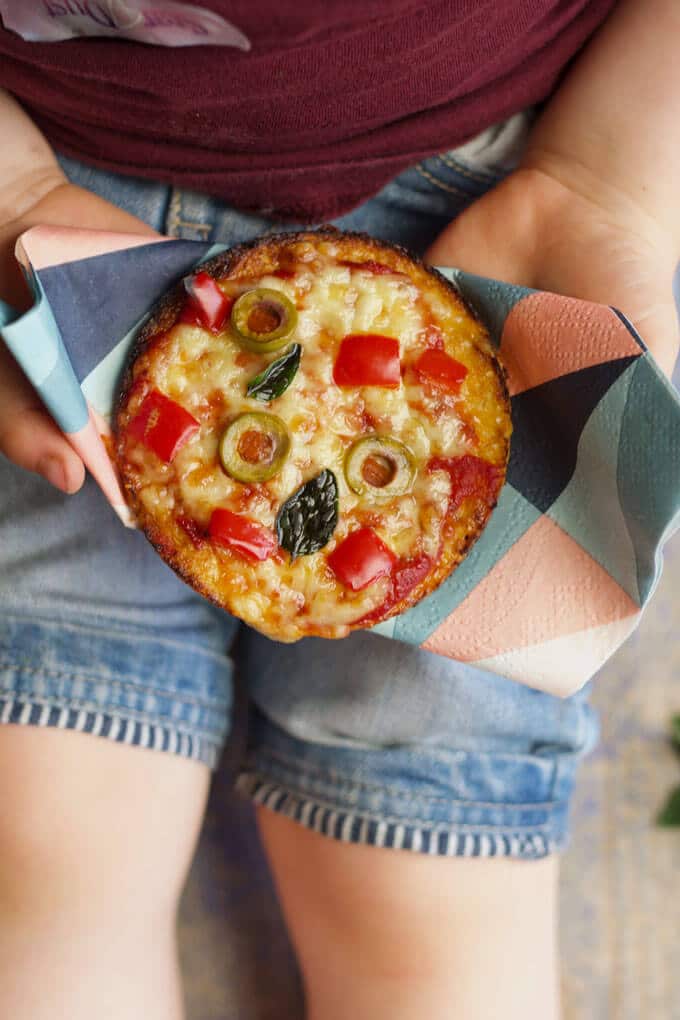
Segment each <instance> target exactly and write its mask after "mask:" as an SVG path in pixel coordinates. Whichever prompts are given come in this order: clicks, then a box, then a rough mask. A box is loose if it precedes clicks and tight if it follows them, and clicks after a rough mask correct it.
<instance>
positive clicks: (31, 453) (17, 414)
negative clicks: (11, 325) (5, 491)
mask: <svg viewBox="0 0 680 1020" xmlns="http://www.w3.org/2000/svg"><path fill="white" fill-rule="evenodd" d="M0 453H3V454H4V455H5V456H6V457H7V458H8V459H9V460H11V461H12V462H13V463H14V464H17V465H18V466H19V467H22V468H26V470H28V471H35V472H36V474H39V475H42V476H43V477H44V478H46V479H47V481H48V482H50V483H51V484H52V485H54V486H56V488H57V489H61V491H62V492H66V493H73V492H77V491H78V489H79V488H80V487H81V485H82V484H83V481H84V480H85V468H84V466H83V462H82V461H81V459H80V457H79V456H78V454H77V453H76V452H75V450H74V449H73V448H72V447H71V446H70V445H69V443H68V441H67V440H66V439H65V438H64V436H63V434H62V433H61V432H60V431H59V429H58V427H57V426H56V425H55V423H54V422H53V421H52V419H51V418H50V416H49V414H48V413H47V411H46V410H45V409H44V407H43V405H42V403H41V402H40V398H39V397H38V395H37V393H36V392H35V390H34V389H33V387H32V386H31V385H30V383H29V382H28V380H27V379H26V377H25V376H24V374H23V372H22V371H21V369H20V368H19V366H18V365H17V363H16V361H15V360H14V358H13V357H12V356H11V354H10V353H9V351H8V350H7V348H6V347H5V346H4V345H3V344H2V342H1V341H0Z"/></svg>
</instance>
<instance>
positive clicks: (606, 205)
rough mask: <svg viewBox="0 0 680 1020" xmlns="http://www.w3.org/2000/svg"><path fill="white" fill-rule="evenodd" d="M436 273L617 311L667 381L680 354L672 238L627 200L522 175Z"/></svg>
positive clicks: (448, 241)
mask: <svg viewBox="0 0 680 1020" xmlns="http://www.w3.org/2000/svg"><path fill="white" fill-rule="evenodd" d="M425 257H426V259H427V261H428V262H430V263H431V264H433V265H439V266H446V265H449V266H457V267H458V268H460V269H465V270H467V271H468V272H472V273H478V274H479V275H481V276H490V277H494V278H496V279H498V280H504V281H506V282H509V283H517V284H523V285H524V286H527V287H535V288H537V289H539V290H548V291H554V292H556V293H558V294H566V295H569V296H571V297H577V298H582V299H584V300H588V301H598V302H601V303H603V304H608V305H613V306H614V307H616V308H619V309H620V310H621V311H622V312H624V314H625V315H627V316H628V318H629V319H630V320H631V322H632V323H633V324H634V325H635V327H636V328H637V329H638V331H639V332H640V335H641V336H642V337H643V339H644V340H645V342H646V343H647V345H648V347H649V348H650V350H651V351H652V353H653V355H654V356H655V358H656V360H657V362H658V363H659V365H660V366H661V368H662V369H663V370H664V371H665V372H666V373H667V374H668V375H670V374H671V372H672V370H673V365H674V363H675V358H676V355H677V350H678V318H677V313H676V308H675V303H674V300H673V292H672V282H673V275H674V272H675V268H676V263H677V252H676V244H675V241H674V237H673V235H672V234H671V232H670V231H667V230H666V228H665V226H664V224H662V223H660V222H658V221H657V220H656V219H654V218H652V217H651V216H649V214H648V213H647V212H646V211H643V210H641V209H639V208H638V207H637V206H636V205H634V204H633V203H632V202H630V201H627V200H626V199H625V197H623V196H621V194H620V193H618V192H615V191H614V190H613V189H609V188H608V187H607V186H606V185H603V186H602V187H601V188H598V187H597V186H595V185H593V186H592V187H589V188H588V190H587V197H586V189H584V188H582V187H581V188H580V189H579V190H576V188H574V187H572V186H570V184H569V183H566V182H565V179H564V177H563V176H562V175H560V179H558V177H557V176H555V175H553V174H551V173H549V172H547V171H545V170H543V169H537V168H535V167H531V168H520V169H519V170H516V171H515V172H514V173H512V174H511V175H510V176H509V177H508V178H507V179H506V180H505V181H503V182H502V183H501V184H500V185H499V186H498V187H496V188H494V189H493V190H492V191H490V192H488V193H487V194H486V195H485V196H483V197H482V198H481V199H479V200H478V201H477V202H475V203H474V205H472V206H470V208H469V209H467V210H466V212H464V213H463V214H462V215H461V216H460V217H458V219H456V220H455V221H454V222H453V223H451V225H450V226H449V227H447V229H446V230H445V231H444V232H443V233H442V234H441V235H440V236H439V237H438V238H437V240H436V241H435V243H434V244H433V245H432V246H431V247H430V249H429V250H428V252H427V253H426V256H425Z"/></svg>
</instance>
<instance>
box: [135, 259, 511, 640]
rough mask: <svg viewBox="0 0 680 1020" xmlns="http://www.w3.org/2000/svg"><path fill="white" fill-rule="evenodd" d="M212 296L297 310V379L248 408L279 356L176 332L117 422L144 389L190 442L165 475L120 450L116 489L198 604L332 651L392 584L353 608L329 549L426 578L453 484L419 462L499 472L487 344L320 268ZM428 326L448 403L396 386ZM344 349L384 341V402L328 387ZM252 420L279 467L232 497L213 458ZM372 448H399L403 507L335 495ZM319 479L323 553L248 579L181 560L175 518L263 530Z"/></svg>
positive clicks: (188, 329)
mask: <svg viewBox="0 0 680 1020" xmlns="http://www.w3.org/2000/svg"><path fill="white" fill-rule="evenodd" d="M222 287H223V289H224V290H225V291H227V292H229V293H231V294H238V293H242V292H244V291H246V290H250V289H251V288H253V287H266V288H270V289H272V290H277V291H280V292H282V293H283V294H285V295H286V296H287V297H288V298H289V299H290V300H291V301H292V302H293V303H294V304H295V305H296V306H297V309H298V324H297V327H296V330H295V332H294V334H293V335H292V336H291V337H290V338H289V340H290V341H293V340H294V341H297V342H299V343H300V344H301V345H302V359H301V364H300V368H299V371H298V373H297V375H296V376H295V378H294V380H293V382H292V384H291V385H290V386H289V388H288V389H287V390H286V391H285V393H284V394H283V395H282V396H281V397H279V398H277V399H275V400H274V401H272V402H270V403H268V404H263V403H262V402H261V401H258V400H255V399H251V398H249V397H247V396H246V386H247V384H248V382H249V381H250V380H251V379H252V378H253V377H254V376H255V375H256V374H257V373H258V372H261V371H262V370H263V368H264V367H266V365H267V364H269V363H271V361H273V360H275V358H277V357H279V356H280V354H281V351H278V352H277V353H275V354H271V355H261V354H257V353H251V352H249V351H245V350H244V349H243V348H242V347H241V346H239V344H238V342H237V341H236V340H235V339H234V338H233V336H232V335H231V334H230V333H229V331H228V330H227V331H226V332H225V333H223V334H220V335H218V336H215V335H214V334H212V333H210V332H208V331H207V330H204V329H202V328H201V327H199V326H193V325H188V324H181V323H180V324H177V325H175V326H174V327H173V328H172V329H170V331H169V332H168V333H167V334H164V335H163V336H162V337H161V338H158V339H154V341H153V342H152V344H151V345H150V346H149V348H148V349H147V351H146V352H145V353H144V354H143V355H142V356H141V357H140V358H139V359H138V361H137V364H136V366H135V372H134V374H135V378H136V380H137V383H140V382H141V383H142V384H141V385H138V384H137V385H135V387H133V390H132V391H131V392H130V396H129V401H128V404H127V407H126V409H125V412H124V418H125V417H127V420H129V418H130V417H132V416H134V414H135V413H136V411H137V410H138V408H139V406H140V404H141V402H142V401H143V399H144V397H145V395H146V394H147V393H148V392H149V391H150V390H151V389H158V390H160V391H161V392H162V393H164V394H166V395H167V396H168V397H170V398H171V399H172V400H174V401H177V403H179V404H181V405H182V407H184V408H185V409H186V410H187V411H189V412H190V413H191V414H192V415H193V416H194V417H195V418H196V419H197V420H198V421H199V422H200V424H201V428H200V431H199V432H198V433H197V434H196V435H195V436H194V437H193V438H192V439H191V440H190V441H189V442H188V443H186V445H185V446H183V447H182V448H181V449H180V450H179V452H178V453H177V454H176V456H175V458H174V460H173V461H172V463H170V464H164V463H162V462H161V461H160V460H159V459H158V458H157V457H156V456H155V454H154V453H153V452H152V451H150V450H149V449H148V448H147V447H146V446H144V445H143V444H139V443H134V442H132V441H130V440H129V439H128V441H127V442H126V443H125V460H126V473H127V476H128V479H129V478H130V477H131V478H132V479H133V484H134V488H135V490H136V495H137V499H138V500H139V502H140V505H141V507H142V509H143V513H144V514H145V515H148V517H150V518H151V519H152V520H153V521H154V524H155V525H156V527H157V530H158V531H159V532H160V533H162V534H163V535H164V537H167V541H168V543H169V544H170V545H172V546H173V547H174V549H175V550H176V549H178V548H180V549H181V550H183V552H182V555H181V557H180V559H181V565H182V569H183V570H184V572H185V575H187V574H188V575H189V576H188V579H189V580H192V579H193V580H194V582H195V583H197V586H198V587H199V589H201V590H203V591H204V592H205V593H208V594H210V595H211V596H212V597H213V598H215V599H216V601H218V602H220V603H221V604H223V605H225V606H226V607H228V608H229V609H230V610H231V611H232V612H234V613H235V614H236V615H237V616H239V617H241V618H242V619H244V620H246V621H247V622H248V623H250V624H252V625H253V626H255V627H257V628H258V629H260V630H263V631H264V632H266V633H269V634H271V635H273V636H276V637H278V638H280V639H283V640H294V639H296V638H298V637H301V636H303V635H305V634H310V633H312V634H323V635H325V636H342V635H344V634H345V633H347V631H348V629H349V626H350V625H351V624H352V623H354V622H356V621H357V620H359V619H361V618H362V617H363V616H365V615H366V614H367V613H371V612H373V611H375V610H376V609H378V608H379V607H380V606H381V604H382V603H383V602H384V600H385V598H386V595H387V593H388V591H389V587H390V582H389V581H388V579H386V578H382V579H380V580H377V581H375V582H374V583H372V584H370V585H369V586H368V587H367V588H365V589H364V590H363V591H359V592H352V591H350V590H348V589H347V588H345V587H344V586H343V585H342V584H340V583H339V582H338V581H337V579H336V578H335V575H334V574H333V572H332V571H331V569H330V567H329V566H328V562H327V557H328V554H329V553H331V552H332V551H333V549H334V548H335V547H336V546H337V545H338V543H340V542H342V540H343V539H344V538H345V537H346V536H347V535H348V534H349V533H350V532H351V531H354V530H356V529H357V528H359V527H367V526H369V527H372V528H373V530H374V531H375V532H376V533H377V534H378V535H379V536H380V538H381V539H382V540H383V542H384V543H385V544H386V545H387V546H389V548H390V549H391V550H392V551H393V552H394V553H395V555H396V556H398V557H400V558H406V559H408V558H412V557H416V556H419V555H421V556H422V555H425V556H427V557H429V559H430V560H431V561H432V562H433V563H436V561H437V559H438V557H439V556H440V555H441V551H442V543H443V541H444V540H445V538H446V537H447V536H446V533H445V532H446V529H445V527H444V525H445V520H446V517H447V512H448V507H449V497H450V489H451V481H450V477H449V475H448V474H447V473H446V472H445V471H428V470H427V464H428V462H429V460H430V459H431V458H432V457H434V456H444V457H456V456H460V455H462V454H465V453H472V454H474V455H475V456H478V457H482V458H484V459H486V460H489V461H491V462H493V463H496V464H499V465H504V462H505V453H506V447H507V436H508V435H509V421H508V419H507V413H506V412H505V409H504V407H503V406H502V405H499V396H498V378H497V375H496V372H495V369H494V366H493V364H492V363H491V362H490V360H489V358H488V355H487V354H485V353H484V352H485V351H487V349H488V348H487V346H486V345H487V341H486V338H485V337H486V335H485V333H484V330H483V328H482V327H481V326H480V325H479V324H478V323H477V322H476V321H475V320H474V319H473V318H472V317H471V316H469V315H468V314H467V313H466V311H465V309H464V308H462V306H458V305H457V304H456V302H455V301H449V302H447V301H445V300H444V299H443V297H442V296H441V295H440V293H439V290H438V288H432V289H427V290H424V289H422V288H419V287H417V286H416V285H415V284H414V283H413V282H412V281H411V279H410V278H409V277H408V276H406V275H403V274H401V273H398V272H394V273H391V274H384V275H377V274H374V273H372V272H370V271H369V270H367V269H365V268H362V267H361V266H360V265H357V266H355V267H350V266H346V265H342V264H339V262H337V261H336V260H335V259H333V258H332V257H329V256H328V255H326V256H321V255H317V257H315V258H313V259H311V260H309V261H308V262H307V263H299V264H298V265H297V267H296V272H295V276H294V277H293V278H292V279H282V278H280V277H278V276H276V275H267V276H262V277H260V278H257V279H249V280H248V281H243V280H241V281H230V280H227V281H223V282H222ZM433 325H434V326H436V327H438V328H439V329H440V330H441V333H442V334H443V336H444V338H445V349H446V351H447V353H448V354H450V355H451V356H452V357H454V358H455V359H456V360H458V361H460V362H462V363H463V364H464V365H465V366H466V367H467V369H468V375H467V376H466V378H465V380H464V381H463V383H462V385H461V388H460V392H459V394H458V395H457V397H455V398H453V397H452V395H451V394H442V391H441V390H437V389H436V388H433V387H428V386H423V385H421V382H420V380H419V379H418V376H417V375H416V373H415V372H414V371H413V370H412V369H411V370H409V365H412V363H413V362H414V361H415V360H416V359H417V357H418V356H419V355H420V354H422V352H423V351H424V350H425V349H426V347H427V345H428V330H430V329H431V328H432V326H433ZM352 333H378V334H383V335H387V336H390V337H394V338H396V339H398V341H399V348H400V358H401V363H402V383H401V385H400V386H399V388H398V389H394V390H391V389H386V388H381V387H353V388H340V387H338V386H337V385H335V383H334V382H333V367H334V363H335V360H336V357H337V354H338V350H339V347H340V343H341V341H342V339H343V337H345V336H347V335H348V334H352ZM261 410H268V411H271V412H272V413H274V414H276V415H277V416H278V417H279V418H281V419H283V421H284V422H285V423H286V425H287V427H288V430H289V433H290V439H291V446H290V453H289V455H288V457H287V459H286V461H285V464H284V466H283V468H282V470H281V471H280V473H279V474H277V475H276V476H275V477H274V478H272V479H271V480H270V481H268V482H266V483H261V484H257V485H244V484H241V483H239V482H237V481H234V480H233V479H232V478H230V477H229V476H228V475H227V474H226V473H225V471H224V470H223V469H222V467H221V464H220V461H219V457H218V443H219V439H220V437H221V435H222V433H223V431H224V429H225V427H226V426H227V425H228V424H229V423H230V422H231V421H233V419H234V418H235V417H236V416H237V415H239V414H241V413H242V412H244V411H261ZM371 433H379V434H384V435H388V436H392V437H394V438H396V439H398V440H400V441H401V442H402V443H404V444H405V445H406V446H407V447H408V448H409V449H410V450H411V451H412V453H413V455H414V457H415V460H416V463H417V465H418V471H417V474H416V478H415V482H414V485H413V488H412V490H411V492H409V493H408V494H407V495H404V496H401V497H395V498H394V499H392V500H391V501H390V502H389V503H388V504H384V503H383V504H377V503H376V502H375V501H373V500H371V499H370V497H366V496H363V497H359V496H357V495H356V494H355V493H354V492H353V491H352V490H351V489H350V488H349V486H348V485H347V482H346V479H345V474H344V470H343V461H344V458H345V454H346V451H347V449H348V448H349V446H350V445H351V444H352V443H353V442H354V441H355V440H356V439H357V438H358V437H359V436H360V435H365V434H371ZM323 468H329V469H330V470H332V471H333V473H334V474H335V477H336V479H337V483H338V488H339V508H340V516H339V523H338V526H337V528H336V530H335V533H334V534H333V536H332V537H331V539H330V541H329V542H328V544H327V545H326V547H325V548H324V549H322V550H321V551H319V552H317V553H315V554H313V555H308V556H302V557H300V558H298V559H297V560H295V561H293V562H291V561H290V558H289V557H288V556H287V555H284V556H277V557H274V558H271V559H268V560H265V561H264V562H259V563H253V562H251V561H250V560H248V559H245V558H243V557H242V556H239V555H238V554H237V553H236V552H233V551H231V550H229V549H224V548H222V547H218V546H216V545H214V544H213V543H210V542H208V541H206V542H205V543H201V544H200V545H199V546H198V547H197V548H194V547H193V546H192V545H191V543H190V542H189V539H188V536H187V535H186V534H185V533H184V532H183V531H182V530H181V529H180V528H179V526H178V525H177V523H176V521H177V517H178V516H180V515H181V516H183V517H189V518H191V519H193V520H194V521H196V522H197V524H198V525H199V527H201V528H204V529H205V528H207V525H208V522H209V520H210V516H211V514H212V512H213V510H214V509H215V508H216V507H224V508H227V509H229V510H232V511H233V512H235V513H239V514H243V515H245V516H247V517H248V518H249V519H251V520H252V521H255V522H257V523H258V524H260V525H261V526H262V527H264V528H267V529H272V530H273V529H274V525H275V519H276V515H277V513H278V511H279V508H280V507H281V504H282V503H283V502H284V501H285V500H286V499H287V498H288V497H289V496H291V495H292V493H294V492H295V490H296V489H298V488H299V486H300V485H302V484H303V483H304V482H306V481H308V480H309V479H311V478H313V477H314V476H315V475H317V474H318V472H319V471H321V470H322V469H323ZM466 527H467V524H466V522H465V521H462V522H461V527H460V528H458V530H457V531H456V532H455V533H454V532H451V534H450V535H449V538H448V540H450V541H454V542H458V543H459V544H462V539H463V537H464V532H465V530H466ZM454 563H455V560H454Z"/></svg>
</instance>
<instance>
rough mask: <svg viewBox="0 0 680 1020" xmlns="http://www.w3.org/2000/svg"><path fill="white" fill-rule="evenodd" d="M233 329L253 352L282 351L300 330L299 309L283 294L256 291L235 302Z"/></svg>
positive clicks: (232, 318)
mask: <svg viewBox="0 0 680 1020" xmlns="http://www.w3.org/2000/svg"><path fill="white" fill-rule="evenodd" d="M231 326H232V329H233V330H234V333H235V334H236V339H237V340H238V342H239V343H240V344H241V346H242V347H245V348H247V350H249V351H260V352H263V353H267V352H269V351H278V350H279V348H280V347H283V346H284V344H285V343H286V342H287V340H288V338H289V337H290V335H291V333H292V332H293V330H294V329H295V327H296V326H297V308H296V307H295V305H294V304H293V302H292V301H290V300H289V298H287V297H286V295H285V294H282V293H281V291H280V290H271V289H269V288H268V287H256V288H255V289H254V290H247V291H246V292H245V294H241V296H240V298H238V300H237V301H235V302H234V307H233V308H232V310H231Z"/></svg>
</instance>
